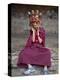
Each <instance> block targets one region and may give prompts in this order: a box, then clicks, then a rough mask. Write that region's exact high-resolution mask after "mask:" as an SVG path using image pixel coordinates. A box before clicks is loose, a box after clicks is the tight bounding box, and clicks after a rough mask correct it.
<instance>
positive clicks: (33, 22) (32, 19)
mask: <svg viewBox="0 0 60 80" xmlns="http://www.w3.org/2000/svg"><path fill="white" fill-rule="evenodd" d="M30 24H31V26H32V27H34V28H38V27H39V25H40V18H39V16H38V15H32V16H31V17H30Z"/></svg>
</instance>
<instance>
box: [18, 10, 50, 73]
mask: <svg viewBox="0 0 60 80" xmlns="http://www.w3.org/2000/svg"><path fill="white" fill-rule="evenodd" d="M29 22H30V35H29V38H28V40H27V43H26V46H25V48H24V49H23V50H22V51H21V52H20V54H19V56H18V62H17V65H18V66H19V67H20V65H21V64H26V65H27V67H28V68H27V70H26V71H24V74H30V73H32V72H34V71H36V70H35V68H34V67H33V65H36V66H43V67H44V74H48V67H50V66H51V52H50V50H49V49H48V48H46V47H45V30H44V28H43V27H42V26H41V18H40V13H39V11H38V10H36V11H34V10H32V11H31V13H30V14H29Z"/></svg>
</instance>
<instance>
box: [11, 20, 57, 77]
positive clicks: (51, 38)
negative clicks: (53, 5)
mask: <svg viewBox="0 0 60 80" xmlns="http://www.w3.org/2000/svg"><path fill="white" fill-rule="evenodd" d="M43 23H44V24H43V25H45V29H46V31H47V35H46V47H48V48H51V52H52V55H51V63H52V65H51V67H50V68H49V74H58V28H57V27H58V21H57V19H43ZM28 32H29V31H28V30H25V31H23V32H22V33H21V34H19V35H17V34H12V53H11V55H12V61H11V64H12V76H25V75H24V74H23V71H24V70H25V68H18V67H17V65H16V63H17V58H18V54H19V52H20V51H21V50H22V49H23V48H24V45H25V43H26V40H27V38H28ZM34 67H35V69H36V72H34V73H32V74H31V75H43V73H42V68H41V67H37V66H34Z"/></svg>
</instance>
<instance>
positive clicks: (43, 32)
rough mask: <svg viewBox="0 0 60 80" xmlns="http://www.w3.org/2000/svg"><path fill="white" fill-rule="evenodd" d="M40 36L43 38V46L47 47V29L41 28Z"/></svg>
mask: <svg viewBox="0 0 60 80" xmlns="http://www.w3.org/2000/svg"><path fill="white" fill-rule="evenodd" d="M39 36H40V37H41V38H42V43H41V44H42V46H43V47H45V29H44V28H41V30H39Z"/></svg>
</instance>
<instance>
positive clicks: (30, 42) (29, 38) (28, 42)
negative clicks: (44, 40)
mask: <svg viewBox="0 0 60 80" xmlns="http://www.w3.org/2000/svg"><path fill="white" fill-rule="evenodd" d="M31 44H32V30H30V34H29V37H28V39H27V42H26V45H25V47H31Z"/></svg>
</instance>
